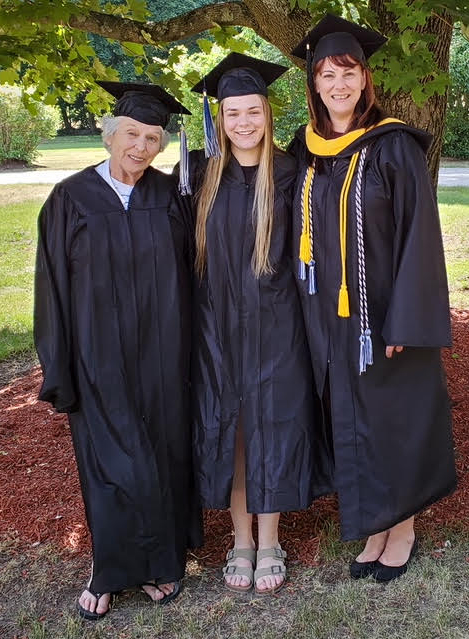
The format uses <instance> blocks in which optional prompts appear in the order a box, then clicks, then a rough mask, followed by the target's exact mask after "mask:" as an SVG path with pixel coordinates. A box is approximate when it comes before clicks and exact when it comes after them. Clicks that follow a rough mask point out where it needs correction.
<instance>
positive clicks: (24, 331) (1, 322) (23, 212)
mask: <svg viewBox="0 0 469 639" xmlns="http://www.w3.org/2000/svg"><path fill="white" fill-rule="evenodd" d="M50 189H51V186H47V185H21V186H16V185H7V186H0V202H6V203H7V204H1V205H0V261H1V262H0V263H1V271H0V361H1V360H3V359H6V358H8V357H10V356H13V355H15V353H19V352H21V351H24V350H30V349H32V309H33V300H32V285H33V273H34V254H35V244H36V218H37V214H38V212H39V209H40V207H41V204H42V202H43V201H44V199H45V198H46V196H47V194H48V192H49V191H50ZM438 197H439V202H440V212H441V223H442V229H443V239H444V244H445V252H446V260H447V269H448V278H449V285H450V301H451V305H452V306H453V307H456V308H464V309H469V189H467V188H453V187H443V188H440V189H439V191H438Z"/></svg>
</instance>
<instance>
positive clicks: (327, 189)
mask: <svg viewBox="0 0 469 639" xmlns="http://www.w3.org/2000/svg"><path fill="white" fill-rule="evenodd" d="M384 42H385V38H384V37H383V36H381V35H380V34H379V33H377V32H374V31H370V30H369V29H364V28H362V27H359V26H358V25H356V24H353V23H351V22H348V21H346V20H342V19H340V18H337V17H335V16H331V15H328V16H326V17H325V18H323V19H322V20H321V21H320V22H319V23H318V24H317V25H316V27H315V28H314V29H313V30H312V31H311V32H310V33H309V34H308V35H307V37H306V38H305V39H304V40H303V41H302V42H301V43H300V44H299V45H298V46H297V47H296V49H295V50H294V51H293V53H294V55H296V56H298V57H301V58H306V60H307V75H308V105H309V111H310V122H309V123H308V124H307V126H306V127H303V128H302V129H300V130H299V131H298V132H297V134H296V136H295V139H294V141H293V142H292V143H291V145H290V149H289V150H290V152H291V153H292V154H293V155H294V156H295V157H296V158H297V161H298V170H299V177H298V183H297V191H296V197H295V208H294V210H295V216H294V233H293V243H294V244H293V247H294V254H295V257H296V256H299V261H298V260H297V267H298V268H297V279H298V286H299V290H300V295H301V300H302V306H303V311H304V315H305V320H306V330H307V332H308V340H309V345H310V349H311V354H312V360H313V366H314V373H315V379H316V384H317V387H318V391H319V394H320V396H321V398H322V403H323V412H324V415H325V417H326V419H327V422H328V429H326V430H328V432H329V433H330V436H329V437H328V441H330V468H331V475H332V478H333V487H334V489H335V490H336V491H337V493H338V497H339V510H340V520H341V529H342V537H343V539H344V540H351V539H361V538H364V537H367V538H368V539H367V542H366V545H365V548H364V550H363V552H362V553H361V554H360V555H359V556H358V557H357V558H356V560H355V561H354V562H353V563H352V565H351V576H352V577H354V578H359V577H365V576H368V575H372V576H373V577H374V578H375V579H376V580H378V581H383V582H385V581H390V580H391V579H394V578H396V577H399V576H400V575H401V574H403V573H404V572H405V571H406V569H407V565H408V561H409V559H410V558H411V557H412V556H413V555H414V554H415V551H416V548H417V545H416V540H415V533H414V515H415V514H416V513H417V512H418V511H420V510H422V509H423V508H426V507H427V506H429V505H430V504H432V503H433V502H435V501H436V500H438V499H440V498H441V497H444V496H445V495H448V494H449V493H450V492H451V491H452V490H453V489H454V487H455V482H456V478H455V468H454V457H453V443H452V437H451V420H450V408H449V401H448V395H447V389H446V381H445V376H444V372H443V370H442V366H441V361H440V347H443V346H449V345H450V344H451V331H450V315H449V306H448V289H447V281H446V272H445V264H444V256H443V247H442V240H441V231H440V223H439V217H438V209H437V204H436V198H435V189H434V187H433V184H432V181H431V178H430V175H429V172H428V169H427V164H426V158H425V153H426V151H427V149H428V147H429V144H430V141H431V137H430V136H429V135H428V134H427V133H426V132H424V131H421V130H418V129H415V128H413V127H410V126H408V125H406V124H405V123H404V122H401V121H399V120H396V119H394V118H387V117H385V114H384V113H383V111H382V109H381V108H380V106H379V105H378V103H377V102H376V99H375V94H374V89H373V81H372V76H371V72H370V69H369V67H368V64H367V58H368V57H369V56H370V55H371V54H372V53H373V52H374V51H376V50H377V49H378V48H379V47H380V46H381V45H382V44H384Z"/></svg>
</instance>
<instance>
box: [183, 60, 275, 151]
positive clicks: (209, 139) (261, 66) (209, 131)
mask: <svg viewBox="0 0 469 639" xmlns="http://www.w3.org/2000/svg"><path fill="white" fill-rule="evenodd" d="M287 69H288V67H285V66H283V65H282V64H274V63H273V62H266V61H265V60H259V59H258V58H253V57H251V56H248V55H244V54H242V53H230V54H229V55H227V56H226V58H224V59H223V60H222V61H221V62H220V63H219V64H217V66H216V67H214V68H213V69H212V70H211V71H210V73H208V74H207V75H206V76H205V77H203V78H202V80H200V82H198V83H197V84H196V85H195V86H193V87H192V91H195V92H196V93H202V94H203V96H204V133H205V157H219V156H220V147H219V145H218V140H217V136H216V131H215V127H214V125H213V119H212V114H211V112H210V106H209V103H208V98H207V95H210V96H212V97H214V98H217V99H218V100H220V101H221V100H224V99H225V98H230V97H233V96H241V95H252V94H258V95H263V96H265V97H267V87H268V86H269V85H270V84H272V82H274V81H275V80H276V79H277V78H279V77H280V76H281V75H282V74H283V73H285V71H287Z"/></svg>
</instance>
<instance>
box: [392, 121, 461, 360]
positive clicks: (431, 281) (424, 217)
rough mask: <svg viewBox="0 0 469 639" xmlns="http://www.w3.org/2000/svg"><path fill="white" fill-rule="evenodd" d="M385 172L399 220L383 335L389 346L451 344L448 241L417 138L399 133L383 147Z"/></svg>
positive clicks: (395, 219) (396, 220) (395, 214)
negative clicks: (445, 239) (444, 245)
mask: <svg viewBox="0 0 469 639" xmlns="http://www.w3.org/2000/svg"><path fill="white" fill-rule="evenodd" d="M380 170H381V173H382V175H383V179H384V184H385V189H386V191H388V192H390V194H391V199H392V203H393V214H394V223H395V232H394V238H393V289H392V294H391V298H390V303H389V306H388V309H387V313H386V318H385V321H384V325H383V329H382V335H383V339H384V341H385V343H386V344H388V345H403V346H430V347H439V346H449V345H450V344H451V328H450V315H449V302H448V285H447V279H446V269H445V262H444V254H443V243H442V238H441V230H440V221H439V215H438V208H437V204H436V198H435V193H434V189H433V185H432V182H431V179H430V175H429V173H428V169H427V164H426V159H425V155H424V153H423V151H422V150H421V148H420V147H419V146H418V144H417V143H416V142H415V140H414V138H413V137H412V136H410V135H409V134H407V133H399V134H398V135H396V136H394V137H393V138H392V139H391V140H390V141H389V142H388V145H387V147H386V148H384V149H383V150H382V154H381V159H380ZM396 351H397V352H399V351H398V349H397V348H396ZM391 356H392V353H391Z"/></svg>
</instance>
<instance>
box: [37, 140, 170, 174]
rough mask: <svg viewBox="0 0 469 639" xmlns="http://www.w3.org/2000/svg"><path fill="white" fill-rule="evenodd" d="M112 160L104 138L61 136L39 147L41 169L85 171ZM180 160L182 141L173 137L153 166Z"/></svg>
mask: <svg viewBox="0 0 469 639" xmlns="http://www.w3.org/2000/svg"><path fill="white" fill-rule="evenodd" d="M107 157H109V154H108V152H107V151H106V150H105V149H104V147H103V142H102V140H101V136H100V135H76V136H75V135H73V136H72V135H64V136H57V137H55V138H53V139H52V140H48V141H47V142H44V143H43V144H41V145H40V146H39V155H38V157H37V158H36V160H35V161H34V166H35V167H36V168H37V169H49V170H53V169H60V170H62V169H84V168H85V167H86V166H90V165H91V164H98V163H99V162H102V161H103V160H105V159H106V158H107ZM178 160H179V141H178V137H177V135H173V136H172V138H171V142H170V143H169V145H168V146H167V148H166V149H165V150H164V151H163V152H162V153H160V154H158V155H157V156H156V158H155V160H154V162H153V166H161V167H162V166H174V164H176V162H177V161H178Z"/></svg>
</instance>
